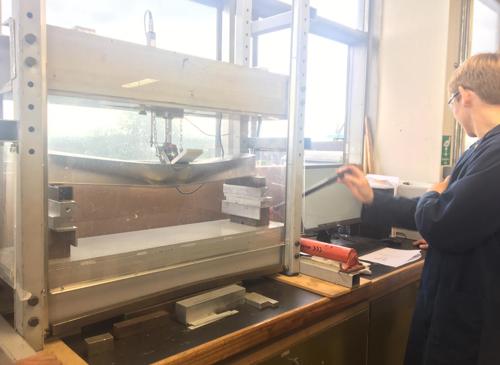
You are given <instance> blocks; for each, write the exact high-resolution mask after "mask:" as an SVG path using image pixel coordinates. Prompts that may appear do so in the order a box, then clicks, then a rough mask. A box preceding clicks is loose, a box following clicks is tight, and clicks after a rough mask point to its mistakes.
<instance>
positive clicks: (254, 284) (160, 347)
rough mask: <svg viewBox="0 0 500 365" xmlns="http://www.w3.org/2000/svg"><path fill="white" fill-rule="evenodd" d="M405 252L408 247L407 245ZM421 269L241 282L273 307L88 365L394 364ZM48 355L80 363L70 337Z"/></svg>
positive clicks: (178, 328)
mask: <svg viewBox="0 0 500 365" xmlns="http://www.w3.org/2000/svg"><path fill="white" fill-rule="evenodd" d="M405 245H406V247H404V248H410V247H411V246H410V245H411V244H410V243H409V242H408V243H406V244H405ZM372 250H373V248H372ZM361 251H363V249H362V250H361ZM362 253H363V252H360V254H362ZM422 267H423V259H421V260H419V261H417V262H414V263H411V264H408V265H405V266H403V267H401V268H398V269H391V268H387V267H382V266H381V267H378V268H377V267H376V266H375V267H374V268H373V269H374V270H373V271H374V275H373V277H371V278H370V279H367V278H362V279H361V284H360V286H359V287H357V288H355V289H348V288H344V287H341V286H338V285H335V284H331V283H328V282H325V281H322V280H319V279H314V278H311V277H307V276H304V275H297V276H285V275H281V274H277V275H274V276H271V277H267V278H262V279H259V280H253V281H248V282H244V286H245V287H246V288H247V291H248V292H249V291H257V292H259V293H261V294H264V295H268V296H270V297H272V298H274V299H277V300H279V301H280V305H279V307H278V308H275V309H271V308H268V309H265V310H262V311H259V310H257V309H254V308H252V309H249V308H246V309H245V308H242V310H240V313H239V314H238V315H235V316H233V317H228V318H225V319H223V320H220V321H218V322H216V323H213V324H210V325H207V326H204V327H202V328H199V329H196V330H193V331H188V330H186V329H185V327H183V326H182V325H180V324H179V323H177V322H175V321H172V325H169V326H168V327H167V328H164V329H163V330H161V331H158V332H156V333H148V334H147V335H146V337H144V336H142V337H141V338H130V339H128V340H125V341H121V342H120V341H115V352H116V353H115V354H111V355H110V354H107V355H104V356H103V357H97V358H93V359H91V360H90V361H89V362H90V363H91V364H109V363H112V362H113V363H117V364H122V363H123V364H138V363H154V364H156V365H171V364H189V365H197V364H200V365H208V364H214V363H223V364H231V365H236V364H257V363H259V364H316V363H317V364H321V363H324V364H385V365H390V364H400V363H402V359H403V356H404V351H405V345H406V339H407V336H408V330H409V325H410V321H411V315H412V313H413V308H414V305H415V299H416V293H417V289H418V282H419V278H420V274H421V270H422ZM61 350H64V351H63V353H60V352H61ZM48 351H50V352H52V353H54V354H56V356H58V357H60V358H61V360H63V363H64V364H66V363H67V364H75V363H78V362H76V361H81V358H78V355H77V353H78V354H80V355H82V356H84V350H83V348H82V346H81V341H78V340H76V339H75V338H65V339H64V342H63V341H56V342H54V343H52V344H51V345H49V348H48ZM118 354H119V355H118ZM68 355H71V356H75V359H76V358H78V360H71V359H68ZM81 363H82V364H84V363H85V362H83V361H82V362H81Z"/></svg>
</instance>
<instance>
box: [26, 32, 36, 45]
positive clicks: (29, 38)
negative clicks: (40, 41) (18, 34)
mask: <svg viewBox="0 0 500 365" xmlns="http://www.w3.org/2000/svg"><path fill="white" fill-rule="evenodd" d="M24 40H25V41H26V43H28V44H33V43H35V42H36V35H34V34H33V33H28V34H26V35H25V36H24Z"/></svg>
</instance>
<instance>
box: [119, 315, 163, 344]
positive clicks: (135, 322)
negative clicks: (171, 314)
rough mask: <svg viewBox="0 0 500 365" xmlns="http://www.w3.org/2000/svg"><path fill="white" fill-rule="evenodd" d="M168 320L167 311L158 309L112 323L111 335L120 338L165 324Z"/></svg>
mask: <svg viewBox="0 0 500 365" xmlns="http://www.w3.org/2000/svg"><path fill="white" fill-rule="evenodd" d="M168 322H169V318H168V312H167V311H164V310H159V311H156V312H153V313H148V314H145V315H143V316H139V317H135V318H131V319H127V320H126V321H122V322H117V323H115V324H113V335H114V336H115V338H116V339H120V338H123V337H128V336H132V335H136V334H138V333H143V332H146V331H149V330H152V329H154V328H158V327H162V326H165V325H167V324H168Z"/></svg>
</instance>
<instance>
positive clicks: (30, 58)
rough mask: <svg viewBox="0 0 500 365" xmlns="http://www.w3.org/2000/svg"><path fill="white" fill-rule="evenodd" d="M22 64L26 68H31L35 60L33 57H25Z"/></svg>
mask: <svg viewBox="0 0 500 365" xmlns="http://www.w3.org/2000/svg"><path fill="white" fill-rule="evenodd" d="M24 63H25V64H26V66H28V67H33V66H35V65H36V63H37V62H36V59H35V58H33V57H27V58H26V59H25V60H24Z"/></svg>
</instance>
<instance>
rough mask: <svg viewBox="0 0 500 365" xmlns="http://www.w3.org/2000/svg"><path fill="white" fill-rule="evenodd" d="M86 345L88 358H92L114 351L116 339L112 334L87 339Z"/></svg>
mask: <svg viewBox="0 0 500 365" xmlns="http://www.w3.org/2000/svg"><path fill="white" fill-rule="evenodd" d="M85 345H86V347H87V356H89V357H92V356H95V355H99V354H102V353H104V352H110V351H112V350H113V348H114V337H113V336H112V335H111V334H110V333H103V334H102V335H98V336H92V337H87V338H86V339H85Z"/></svg>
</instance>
